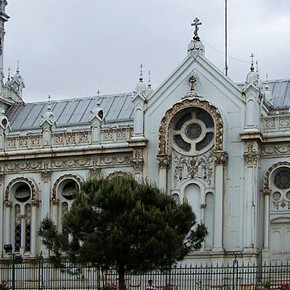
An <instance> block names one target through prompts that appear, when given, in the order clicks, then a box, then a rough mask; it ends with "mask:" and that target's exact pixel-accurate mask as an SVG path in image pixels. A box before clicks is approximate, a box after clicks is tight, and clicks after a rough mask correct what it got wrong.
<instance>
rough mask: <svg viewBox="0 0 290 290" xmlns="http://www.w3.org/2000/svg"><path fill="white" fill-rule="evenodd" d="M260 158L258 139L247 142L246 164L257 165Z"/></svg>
mask: <svg viewBox="0 0 290 290" xmlns="http://www.w3.org/2000/svg"><path fill="white" fill-rule="evenodd" d="M259 160H260V149H259V144H258V143H257V142H256V141H248V142H246V147H245V153H244V161H245V164H246V165H251V166H256V165H257V164H258V162H259Z"/></svg>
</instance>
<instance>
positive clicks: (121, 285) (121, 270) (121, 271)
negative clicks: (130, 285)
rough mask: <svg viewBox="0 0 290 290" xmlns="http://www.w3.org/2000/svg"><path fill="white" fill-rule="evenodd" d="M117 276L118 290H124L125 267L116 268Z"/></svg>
mask: <svg viewBox="0 0 290 290" xmlns="http://www.w3.org/2000/svg"><path fill="white" fill-rule="evenodd" d="M118 274H119V289H120V290H126V285H125V267H124V266H123V265H119V266H118Z"/></svg>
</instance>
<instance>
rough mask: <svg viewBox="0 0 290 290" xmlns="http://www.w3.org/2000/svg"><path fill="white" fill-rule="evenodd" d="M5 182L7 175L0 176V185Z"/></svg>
mask: <svg viewBox="0 0 290 290" xmlns="http://www.w3.org/2000/svg"><path fill="white" fill-rule="evenodd" d="M4 180H5V174H0V183H2V184H3V182H4Z"/></svg>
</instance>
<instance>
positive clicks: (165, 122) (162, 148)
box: [158, 99, 224, 157]
mask: <svg viewBox="0 0 290 290" xmlns="http://www.w3.org/2000/svg"><path fill="white" fill-rule="evenodd" d="M189 108H197V109H203V110H205V111H206V112H207V113H208V114H209V115H210V116H211V117H212V118H213V121H214V132H215V136H214V151H215V152H221V151H223V149H224V144H223V138H224V125H223V119H222V116H221V113H220V112H219V110H218V109H217V108H216V107H215V106H214V105H212V104H210V103H209V102H208V101H206V100H200V99H191V100H189V99H185V100H183V101H182V102H179V103H177V104H175V105H174V106H173V107H172V108H170V109H169V110H167V112H166V113H165V115H164V117H163V118H162V120H161V123H160V127H159V142H158V157H162V156H168V155H169V128H170V124H171V121H172V118H173V117H174V116H175V115H176V114H178V113H180V112H181V111H182V110H185V109H189Z"/></svg>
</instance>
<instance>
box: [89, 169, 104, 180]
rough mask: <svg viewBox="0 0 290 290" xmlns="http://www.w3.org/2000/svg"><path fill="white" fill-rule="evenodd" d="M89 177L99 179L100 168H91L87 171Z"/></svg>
mask: <svg viewBox="0 0 290 290" xmlns="http://www.w3.org/2000/svg"><path fill="white" fill-rule="evenodd" d="M89 176H90V179H99V178H100V177H101V168H92V169H90V173H89Z"/></svg>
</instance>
